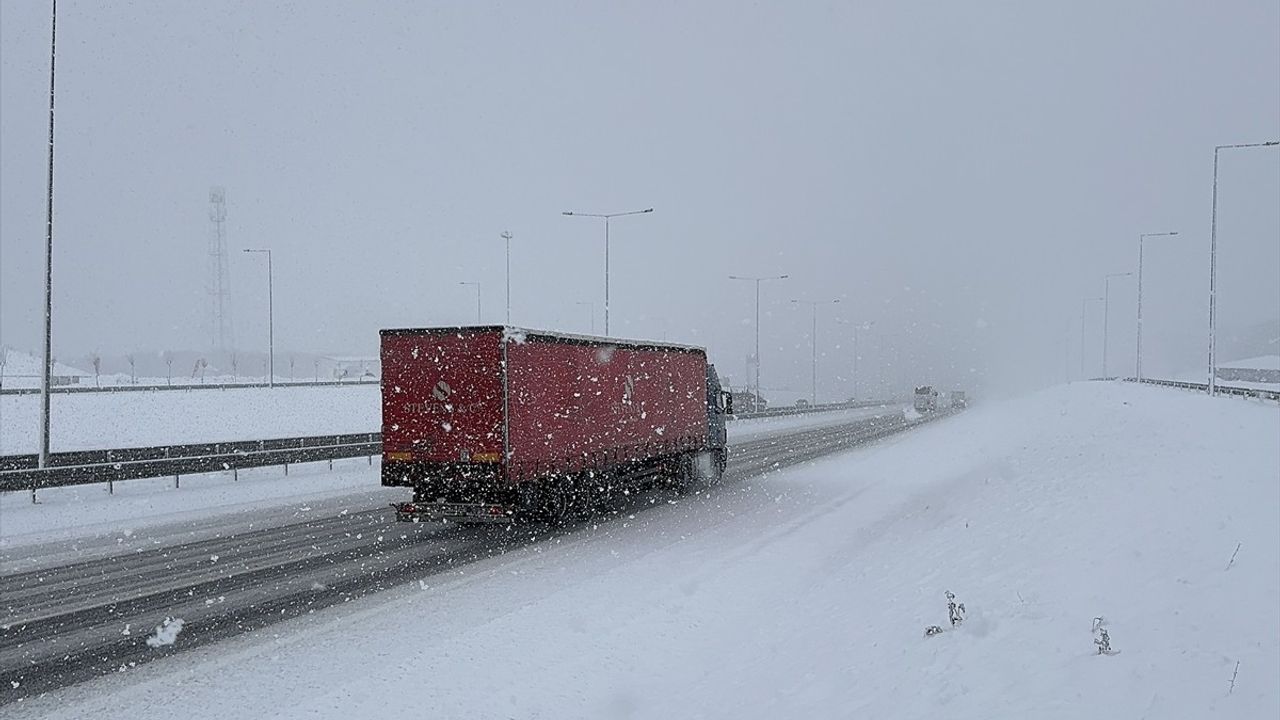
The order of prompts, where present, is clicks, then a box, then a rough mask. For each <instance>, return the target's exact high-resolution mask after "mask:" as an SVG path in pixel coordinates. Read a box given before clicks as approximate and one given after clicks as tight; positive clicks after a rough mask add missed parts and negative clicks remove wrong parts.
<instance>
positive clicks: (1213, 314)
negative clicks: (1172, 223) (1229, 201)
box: [1209, 140, 1280, 395]
mask: <svg viewBox="0 0 1280 720" xmlns="http://www.w3.org/2000/svg"><path fill="white" fill-rule="evenodd" d="M1275 145H1280V140H1269V141H1267V142H1261V143H1243V144H1239V145H1218V146H1216V147H1214V148H1213V210H1212V214H1211V215H1210V218H1209V394H1210V395H1216V394H1217V392H1218V380H1217V377H1218V373H1217V369H1218V368H1217V361H1218V358H1217V352H1218V348H1217V339H1216V337H1215V335H1214V329H1215V327H1216V325H1217V318H1218V302H1217V289H1218V152H1219V151H1220V150H1232V149H1237V148H1260V147H1272V146H1275Z"/></svg>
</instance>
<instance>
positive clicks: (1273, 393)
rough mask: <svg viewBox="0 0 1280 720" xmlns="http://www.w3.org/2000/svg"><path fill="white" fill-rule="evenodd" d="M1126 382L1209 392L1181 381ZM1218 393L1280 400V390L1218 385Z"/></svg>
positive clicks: (1148, 380)
mask: <svg viewBox="0 0 1280 720" xmlns="http://www.w3.org/2000/svg"><path fill="white" fill-rule="evenodd" d="M1124 381H1125V382H1140V383H1144V384H1146V385H1162V386H1164V387H1173V388H1180V389H1182V390H1195V391H1197V392H1206V393H1207V392H1209V384H1208V383H1193V382H1183V381H1181V380H1155V379H1152V378H1142V379H1141V380H1139V379H1137V378H1124ZM1216 392H1217V393H1218V394H1219V395H1233V396H1235V397H1245V398H1259V399H1262V400H1280V390H1256V389H1254V388H1243V387H1236V386H1233V385H1218V386H1216Z"/></svg>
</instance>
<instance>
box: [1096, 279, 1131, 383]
mask: <svg viewBox="0 0 1280 720" xmlns="http://www.w3.org/2000/svg"><path fill="white" fill-rule="evenodd" d="M1132 274H1133V273H1131V272H1127V273H1111V274H1109V275H1107V276H1106V277H1105V278H1104V279H1103V285H1105V286H1106V290H1105V291H1104V292H1103V295H1102V296H1103V300H1102V377H1103V379H1104V380H1105V379H1106V378H1109V377H1111V376H1110V375H1109V374H1108V368H1107V341H1108V339H1109V338H1108V333H1107V327H1108V323H1109V322H1110V319H1111V278H1118V277H1128V276H1130V275H1132Z"/></svg>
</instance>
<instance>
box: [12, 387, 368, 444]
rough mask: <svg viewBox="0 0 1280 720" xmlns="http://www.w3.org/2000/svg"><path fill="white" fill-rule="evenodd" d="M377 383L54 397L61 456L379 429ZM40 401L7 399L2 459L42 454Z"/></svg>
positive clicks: (54, 439)
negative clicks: (134, 448) (18, 454)
mask: <svg viewBox="0 0 1280 720" xmlns="http://www.w3.org/2000/svg"><path fill="white" fill-rule="evenodd" d="M381 402H382V401H381V399H380V395H379V388H378V386H377V385H368V384H366V385H354V384H353V385H342V386H338V385H328V386H319V387H309V386H292V387H275V388H269V389H268V388H236V389H232V390H191V391H186V392H184V391H181V390H166V391H162V392H126V393H68V394H60V395H55V396H53V397H52V398H51V403H52V410H51V412H50V423H51V429H50V445H51V446H52V448H53V451H54V452H59V451H66V450H96V449H101V448H119V447H148V446H151V445H164V444H166V443H206V442H222V441H229V440H249V439H255V438H277V437H297V436H302V435H335V434H338V433H363V432H375V431H377V429H378V427H379V425H380V424H381V422H382V417H381V412H382V406H381ZM39 412H40V398H39V397H38V396H36V395H0V455H7V454H17V453H29V452H35V451H36V449H37V447H38V444H39V436H38V431H39V426H40V423H39V417H40V415H39Z"/></svg>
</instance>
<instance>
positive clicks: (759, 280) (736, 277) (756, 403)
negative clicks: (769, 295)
mask: <svg viewBox="0 0 1280 720" xmlns="http://www.w3.org/2000/svg"><path fill="white" fill-rule="evenodd" d="M789 277H791V276H790V275H773V276H769V277H749V276H742V275H730V276H729V279H730V280H750V281H752V282H754V283H755V284H756V354H755V366H756V392H755V398H754V399H753V400H752V401H751V410H752V411H758V410H759V409H760V407H759V405H760V283H762V282H764V281H765V280H786V279H787V278H789Z"/></svg>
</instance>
